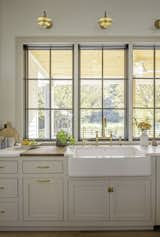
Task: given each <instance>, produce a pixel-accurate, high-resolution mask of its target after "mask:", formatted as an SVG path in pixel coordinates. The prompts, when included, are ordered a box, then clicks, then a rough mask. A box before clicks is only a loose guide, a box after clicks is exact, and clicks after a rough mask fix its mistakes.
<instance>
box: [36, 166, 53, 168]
mask: <svg viewBox="0 0 160 237" xmlns="http://www.w3.org/2000/svg"><path fill="white" fill-rule="evenodd" d="M37 168H38V169H49V168H50V166H37Z"/></svg>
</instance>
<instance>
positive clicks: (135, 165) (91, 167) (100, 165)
mask: <svg viewBox="0 0 160 237" xmlns="http://www.w3.org/2000/svg"><path fill="white" fill-rule="evenodd" d="M68 174H69V176H77V177H83V176H85V177H88V176H148V175H151V159H150V157H145V154H144V153H143V152H142V151H140V150H139V149H137V148H135V147H131V146H130V147H129V146H110V147H107V146H105V147H104V146H102V147H101V146H99V147H96V146H83V147H82V146H80V147H77V148H75V149H74V151H73V154H72V155H71V156H69V158H68Z"/></svg>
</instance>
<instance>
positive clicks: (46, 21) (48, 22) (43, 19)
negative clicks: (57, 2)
mask: <svg viewBox="0 0 160 237" xmlns="http://www.w3.org/2000/svg"><path fill="white" fill-rule="evenodd" d="M37 22H38V25H39V26H40V27H42V28H45V29H49V28H51V27H52V25H53V22H52V19H51V18H48V16H47V13H46V11H43V15H42V16H39V17H38V18H37Z"/></svg>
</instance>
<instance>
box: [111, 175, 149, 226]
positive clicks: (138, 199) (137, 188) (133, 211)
mask: <svg viewBox="0 0 160 237" xmlns="http://www.w3.org/2000/svg"><path fill="white" fill-rule="evenodd" d="M110 186H111V187H112V192H110V219H111V220H112V221H149V220H151V217H152V198H151V182H150V180H146V179H145V178H144V179H142V178H139V179H138V178H130V177H128V178H125V179H119V180H118V179H117V180H116V179H115V180H112V181H111V183H110Z"/></svg>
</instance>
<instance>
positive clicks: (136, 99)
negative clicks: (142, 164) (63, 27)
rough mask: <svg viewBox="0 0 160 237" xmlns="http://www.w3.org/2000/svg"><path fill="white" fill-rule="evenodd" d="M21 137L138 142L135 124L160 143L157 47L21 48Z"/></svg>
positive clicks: (159, 53) (159, 50)
mask: <svg viewBox="0 0 160 237" xmlns="http://www.w3.org/2000/svg"><path fill="white" fill-rule="evenodd" d="M24 52H25V78H24V82H25V84H24V85H25V87H24V88H25V90H24V91H25V109H24V111H25V126H24V127H25V129H24V137H26V138H30V139H39V140H54V139H55V138H56V133H57V131H59V130H60V129H63V130H65V131H66V132H68V133H70V134H72V135H74V136H75V138H76V140H81V139H82V138H83V135H84V133H85V138H86V139H88V140H95V137H96V131H98V135H99V137H102V136H103V121H104V118H105V119H106V122H107V126H106V128H105V135H106V137H107V138H108V139H109V136H110V133H112V135H113V139H114V140H117V139H119V137H121V138H122V139H124V140H130V141H131V140H137V139H139V136H140V134H141V131H140V129H138V128H137V126H136V122H138V123H139V122H141V121H145V120H147V121H148V122H149V123H150V124H151V126H152V127H151V129H150V130H149V131H148V135H149V137H150V138H152V137H154V136H155V137H156V138H157V139H159V138H160V47H159V46H157V45H156V46H154V45H153V44H151V43H150V44H148V45H147V43H145V44H144V45H143V44H141V45H138V44H134V43H119V44H118V43H115V44H112V43H111V42H110V43H100V42H99V43H91V44H87V43H83V44H82V43H71V44H66V45H65V44H62V45H58V44H56V45H47V44H46V45H45V46H44V45H43V46H40V45H36V44H33V45H24Z"/></svg>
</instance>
